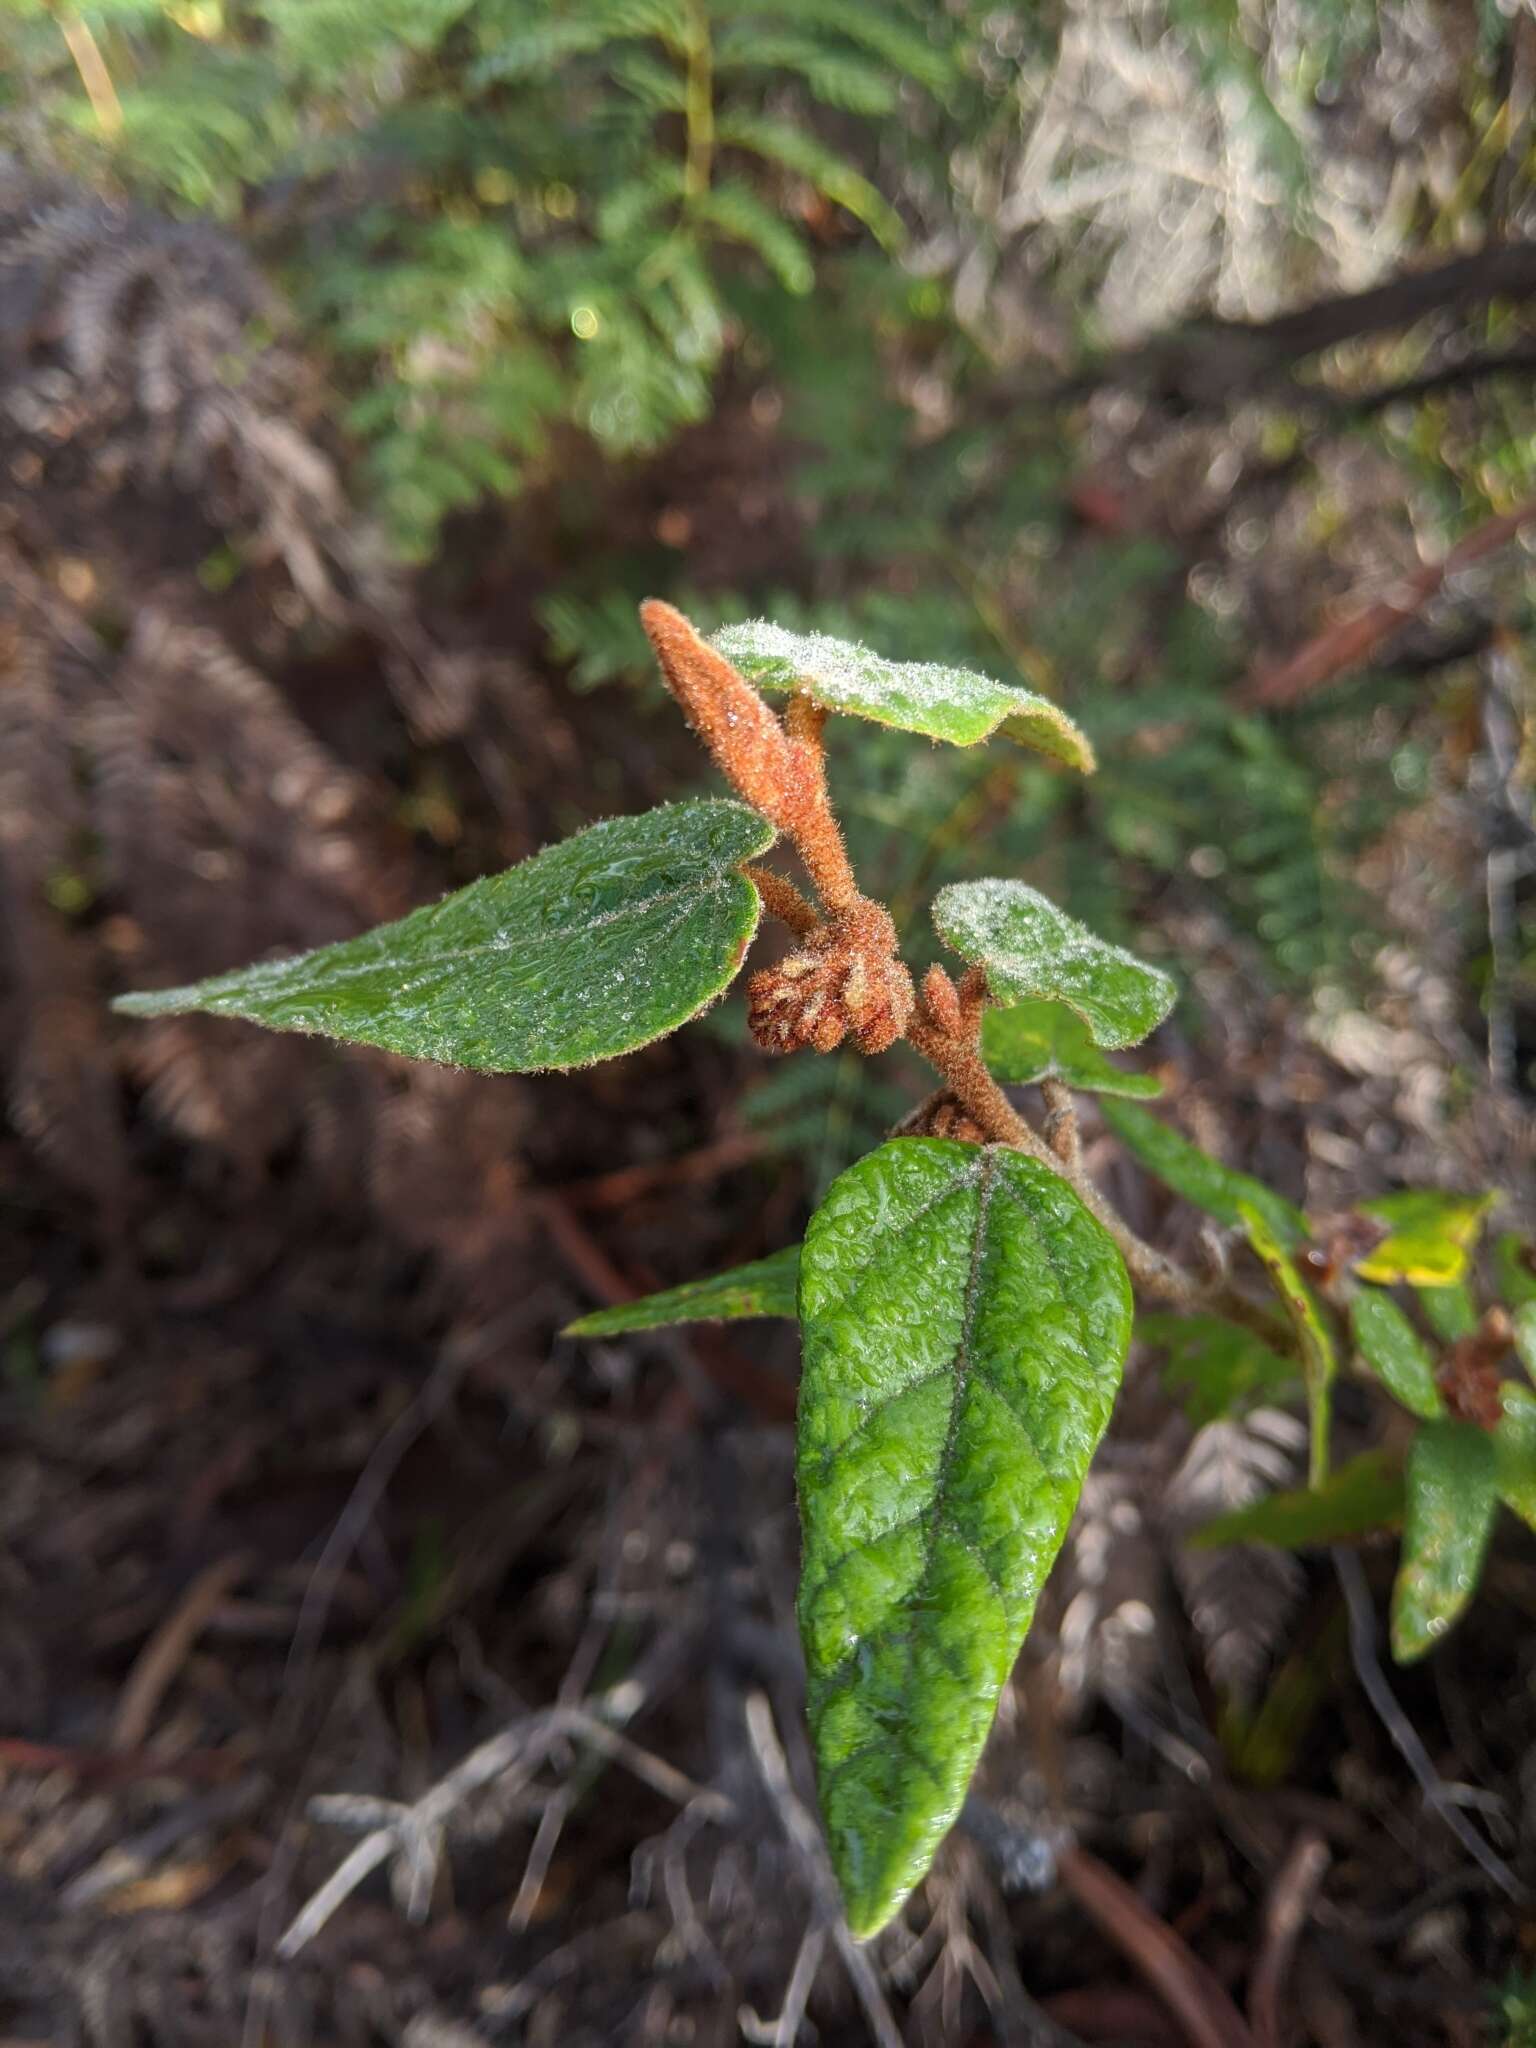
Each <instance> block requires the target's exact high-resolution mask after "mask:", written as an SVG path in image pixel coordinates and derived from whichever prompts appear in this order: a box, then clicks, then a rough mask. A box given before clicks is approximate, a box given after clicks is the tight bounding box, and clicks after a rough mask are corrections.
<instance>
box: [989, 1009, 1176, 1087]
mask: <svg viewBox="0 0 1536 2048" xmlns="http://www.w3.org/2000/svg"><path fill="white" fill-rule="evenodd" d="M981 1053H982V1058H983V1059H984V1060H985V1061H986V1063H987V1065H988V1066H989V1067H990V1068H991V1069H992V1071H993V1073H994V1074H995V1075H996V1076H997V1078H998V1080H999V1081H1006V1082H1008V1083H1010V1084H1014V1083H1023V1082H1028V1081H1044V1080H1047V1079H1055V1080H1058V1081H1065V1082H1066V1084H1067V1086H1068V1087H1069V1088H1081V1089H1083V1090H1084V1091H1085V1092H1087V1093H1090V1094H1094V1095H1134V1096H1140V1097H1141V1098H1142V1099H1143V1100H1146V1099H1148V1098H1150V1097H1151V1096H1154V1095H1161V1094H1162V1092H1163V1084H1162V1082H1161V1081H1159V1080H1158V1078H1157V1076H1156V1075H1155V1074H1128V1073H1126V1072H1125V1071H1124V1070H1123V1069H1122V1068H1120V1067H1117V1066H1115V1065H1114V1064H1113V1063H1112V1062H1111V1061H1109V1060H1107V1059H1105V1057H1104V1055H1103V1053H1101V1052H1100V1051H1099V1048H1098V1047H1097V1046H1096V1045H1095V1044H1094V1042H1093V1036H1092V1034H1091V1032H1090V1031H1089V1029H1088V1026H1087V1025H1086V1024H1085V1023H1084V1022H1083V1020H1082V1018H1081V1017H1079V1016H1078V1014H1077V1012H1076V1011H1075V1010H1070V1009H1068V1008H1067V1005H1066V1004H1065V1003H1050V1002H1037V1003H1015V1004H1013V1006H1012V1007H1011V1008H1010V1009H1006V1010H988V1012H987V1014H986V1016H985V1018H984V1019H983V1020H982V1026H981Z"/></svg>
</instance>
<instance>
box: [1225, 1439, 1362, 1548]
mask: <svg viewBox="0 0 1536 2048" xmlns="http://www.w3.org/2000/svg"><path fill="white" fill-rule="evenodd" d="M1402 1514H1403V1474H1402V1469H1401V1467H1400V1466H1397V1465H1394V1464H1393V1463H1392V1461H1391V1460H1390V1459H1389V1458H1388V1457H1387V1455H1386V1453H1385V1452H1383V1451H1366V1452H1364V1453H1362V1455H1361V1456H1360V1457H1358V1458H1351V1459H1350V1460H1349V1462H1348V1463H1347V1464H1345V1465H1340V1466H1339V1468H1338V1470H1337V1471H1336V1472H1330V1473H1329V1475H1328V1477H1327V1478H1326V1479H1325V1480H1324V1481H1323V1483H1322V1485H1321V1486H1301V1487H1297V1488H1295V1489H1294V1490H1293V1491H1290V1492H1287V1493H1271V1494H1269V1495H1268V1496H1267V1497H1266V1498H1265V1499H1263V1500H1256V1501H1254V1502H1253V1503H1252V1504H1251V1506H1249V1507H1245V1508H1235V1509H1234V1510H1233V1511H1232V1513H1231V1514H1230V1515H1218V1516H1217V1517H1216V1519H1215V1520H1214V1521H1213V1522H1207V1523H1206V1524H1205V1526H1204V1528H1202V1529H1199V1530H1197V1531H1196V1532H1195V1534H1194V1535H1193V1536H1192V1537H1191V1538H1190V1541H1191V1542H1192V1543H1194V1544H1197V1545H1198V1546H1199V1547H1200V1548H1201V1549H1207V1550H1208V1549H1213V1548H1214V1547H1215V1546H1216V1545H1218V1544H1222V1543H1273V1544H1274V1545H1275V1546H1276V1548H1277V1549H1280V1550H1309V1549H1313V1548H1315V1547H1317V1546H1319V1545H1322V1544H1328V1543H1347V1542H1349V1541H1351V1540H1352V1539H1353V1538H1354V1537H1356V1536H1370V1535H1374V1533H1375V1532H1376V1531H1377V1530H1378V1529H1391V1528H1394V1527H1395V1526H1396V1525H1397V1523H1398V1522H1399V1521H1401V1519H1402Z"/></svg>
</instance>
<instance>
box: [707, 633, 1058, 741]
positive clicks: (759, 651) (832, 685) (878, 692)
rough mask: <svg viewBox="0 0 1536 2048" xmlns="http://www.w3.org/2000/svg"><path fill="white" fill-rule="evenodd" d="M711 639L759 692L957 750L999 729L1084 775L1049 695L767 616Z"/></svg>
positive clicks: (1056, 707) (1009, 736) (969, 670)
mask: <svg viewBox="0 0 1536 2048" xmlns="http://www.w3.org/2000/svg"><path fill="white" fill-rule="evenodd" d="M713 645H714V646H716V647H717V648H718V649H719V650H720V652H721V653H722V654H723V655H724V656H725V658H726V660H727V661H731V662H734V663H735V665H736V666H737V668H739V669H740V670H741V673H742V674H743V675H744V676H745V677H746V678H747V680H748V681H749V682H752V683H755V684H756V685H757V686H758V688H759V689H761V690H804V691H806V692H808V694H809V695H810V696H812V697H814V698H815V699H816V701H817V703H818V704H825V705H826V706H827V707H828V709H829V710H832V711H846V712H851V713H852V714H853V715H854V716H855V717H858V718H869V719H873V721H874V722H875V724H877V725H892V726H895V727H896V728H897V729H898V730H899V731H901V732H918V733H922V734H923V736H924V737H925V738H927V739H931V740H948V741H949V742H950V744H951V745H953V746H957V747H974V746H975V745H976V743H977V742H978V741H979V740H984V739H988V738H990V737H991V735H992V734H993V733H994V732H996V731H997V730H998V729H999V727H1001V729H1002V731H1003V733H1004V735H1005V736H1006V737H1007V738H1009V739H1015V740H1020V741H1022V742H1023V744H1024V745H1025V746H1030V747H1038V748H1039V749H1040V750H1041V752H1042V753H1046V754H1050V755H1052V756H1054V758H1055V759H1056V760H1058V761H1065V762H1066V763H1067V765H1068V767H1071V768H1079V769H1081V770H1082V772H1083V773H1084V774H1085V775H1090V774H1092V772H1093V769H1094V766H1095V762H1094V753H1093V748H1092V747H1091V746H1090V745H1089V743H1088V739H1087V737H1086V735H1085V734H1083V733H1081V732H1080V731H1079V730H1078V728H1077V727H1076V726H1075V725H1074V724H1073V723H1072V721H1071V719H1070V718H1068V717H1067V715H1066V713H1065V712H1064V711H1063V710H1062V709H1061V708H1060V706H1059V705H1056V704H1053V703H1052V702H1051V700H1050V699H1049V697H1040V696H1037V695H1036V694H1035V692H1034V691H1033V690H1025V689H1022V688H1019V687H1017V686H1010V685H1009V684H1006V683H994V682H993V681H991V679H990V678H989V677H987V676H983V675H977V674H976V673H975V672H974V670H971V669H964V668H944V667H942V666H940V665H939V664H938V663H936V662H931V661H887V660H886V659H885V657H884V656H883V655H879V654H876V653H874V652H873V651H872V650H871V649H870V648H868V647H861V646H859V645H858V644H857V643H856V642H854V641H849V640H834V639H833V638H832V637H831V635H830V634H827V633H792V632H790V630H789V629H788V627H786V626H775V625H772V624H770V623H769V622H768V621H767V620H766V619H749V620H748V621H747V622H746V623H745V624H744V625H739V626H725V627H723V628H722V629H721V631H720V632H718V633H716V634H714V635H713Z"/></svg>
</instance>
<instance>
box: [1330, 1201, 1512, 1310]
mask: <svg viewBox="0 0 1536 2048" xmlns="http://www.w3.org/2000/svg"><path fill="white" fill-rule="evenodd" d="M1493 1202H1494V1197H1493V1196H1492V1195H1447V1194H1443V1193H1441V1192H1439V1191H1438V1190H1436V1189H1433V1188H1415V1189H1411V1190H1409V1191H1407V1192H1405V1193H1403V1194H1398V1195H1383V1196H1382V1197H1381V1198H1380V1199H1379V1200H1378V1201H1374V1202H1362V1203H1361V1204H1360V1213H1361V1214H1362V1215H1363V1216H1374V1217H1376V1218H1377V1220H1378V1221H1379V1222H1382V1223H1385V1224H1386V1225H1387V1226H1388V1234H1387V1236H1385V1237H1384V1238H1383V1239H1382V1240H1381V1243H1380V1244H1378V1245H1376V1246H1375V1247H1374V1248H1373V1249H1372V1250H1371V1251H1369V1252H1367V1254H1366V1255H1365V1257H1364V1258H1363V1259H1360V1260H1358V1261H1357V1262H1356V1265H1355V1271H1356V1272H1357V1273H1358V1274H1359V1275H1360V1277H1361V1279H1362V1280H1385V1281H1392V1280H1407V1281H1409V1282H1411V1283H1412V1284H1413V1285H1414V1286H1415V1287H1444V1286H1449V1285H1450V1284H1452V1283H1453V1282H1455V1281H1457V1280H1459V1279H1460V1278H1461V1277H1462V1275H1463V1274H1464V1273H1465V1272H1466V1270H1467V1256H1468V1254H1469V1252H1470V1251H1471V1248H1472V1246H1473V1245H1474V1244H1475V1243H1476V1242H1477V1234H1478V1232H1479V1231H1480V1230H1481V1229H1482V1227H1483V1218H1484V1216H1486V1215H1487V1213H1488V1211H1489V1209H1490V1208H1492V1206H1493Z"/></svg>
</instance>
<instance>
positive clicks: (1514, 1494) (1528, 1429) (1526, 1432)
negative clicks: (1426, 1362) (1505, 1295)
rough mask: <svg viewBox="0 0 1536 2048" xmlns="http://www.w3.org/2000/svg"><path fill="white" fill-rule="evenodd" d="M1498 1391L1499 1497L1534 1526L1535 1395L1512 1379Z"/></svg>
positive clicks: (1496, 1462) (1495, 1444) (1496, 1451)
mask: <svg viewBox="0 0 1536 2048" xmlns="http://www.w3.org/2000/svg"><path fill="white" fill-rule="evenodd" d="M1532 1306H1533V1307H1536V1304H1532ZM1499 1394H1500V1397H1501V1398H1502V1400H1503V1404H1504V1413H1503V1416H1502V1417H1501V1418H1500V1421H1499V1426H1498V1428H1497V1429H1496V1430H1495V1431H1494V1432H1493V1458H1494V1467H1495V1470H1496V1473H1497V1477H1498V1486H1499V1499H1500V1500H1501V1501H1503V1503H1504V1505H1505V1506H1506V1507H1507V1508H1509V1509H1511V1510H1512V1511H1513V1512H1514V1513H1515V1514H1517V1515H1518V1516H1519V1517H1520V1519H1521V1521H1522V1522H1524V1523H1526V1524H1527V1526H1528V1527H1530V1528H1532V1529H1536V1395H1533V1394H1532V1392H1531V1390H1530V1388H1529V1387H1522V1386H1520V1385H1519V1384H1518V1382H1516V1381H1514V1380H1506V1381H1505V1382H1504V1384H1503V1386H1502V1387H1500V1389H1499Z"/></svg>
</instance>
